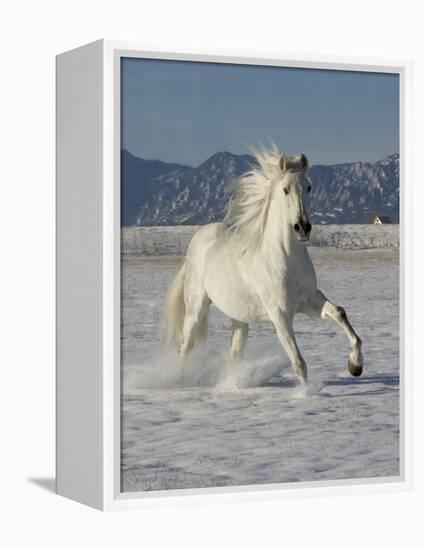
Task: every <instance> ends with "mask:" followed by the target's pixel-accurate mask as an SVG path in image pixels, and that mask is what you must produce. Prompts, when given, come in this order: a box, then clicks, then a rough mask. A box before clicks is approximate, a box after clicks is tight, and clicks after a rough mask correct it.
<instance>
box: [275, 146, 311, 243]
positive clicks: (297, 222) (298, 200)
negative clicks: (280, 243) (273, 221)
mask: <svg viewBox="0 0 423 550" xmlns="http://www.w3.org/2000/svg"><path fill="white" fill-rule="evenodd" d="M279 166H280V169H281V179H280V186H279V192H280V193H281V204H282V209H283V214H282V215H283V217H284V219H285V220H286V222H287V223H288V224H289V226H290V227H292V229H293V231H294V232H295V235H296V236H297V238H298V240H300V241H308V239H309V238H310V232H311V224H310V218H309V214H308V211H309V193H310V190H311V185H310V180H309V179H308V177H307V175H306V172H307V169H308V161H307V158H306V157H305V155H303V154H301V155H298V156H293V157H290V156H287V155H282V156H281V158H280V163H279Z"/></svg>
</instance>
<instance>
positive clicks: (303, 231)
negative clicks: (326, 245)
mask: <svg viewBox="0 0 423 550" xmlns="http://www.w3.org/2000/svg"><path fill="white" fill-rule="evenodd" d="M294 231H295V233H296V234H297V237H298V240H299V241H308V240H309V238H310V233H311V223H309V222H308V221H305V220H299V221H298V222H297V223H295V224H294Z"/></svg>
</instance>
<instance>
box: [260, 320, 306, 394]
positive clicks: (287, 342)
mask: <svg viewBox="0 0 423 550" xmlns="http://www.w3.org/2000/svg"><path fill="white" fill-rule="evenodd" d="M269 317H270V320H271V321H272V323H273V325H274V327H275V329H276V334H277V335H278V338H279V341H280V343H281V344H282V347H283V348H284V349H285V351H286V353H287V354H288V357H289V359H290V361H291V364H292V368H293V369H294V372H295V374H296V375H297V377H298V379H299V381H300V382H301V384H302V385H303V386H305V385H306V383H307V365H306V362H305V361H304V359H303V357H302V355H301V353H300V350H299V349H298V346H297V342H296V340H295V334H294V328H293V325H292V321H293V319H292V316H291V315H289V314H288V313H287V312H285V311H281V310H278V311H276V312H271V313H269Z"/></svg>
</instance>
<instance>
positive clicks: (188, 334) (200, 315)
mask: <svg viewBox="0 0 423 550" xmlns="http://www.w3.org/2000/svg"><path fill="white" fill-rule="evenodd" d="M209 305H210V300H209V298H208V296H207V295H206V294H205V293H197V294H196V295H190V296H189V297H187V298H186V299H185V317H184V326H183V329H182V343H181V345H180V347H179V353H180V354H181V355H182V356H184V355H187V354H188V353H189V352H190V351H191V349H192V348H193V347H194V342H195V340H196V337H197V336H198V335H199V333H200V332H202V331H201V328H202V327H201V325H202V323H206V322H207V319H206V317H207V312H208V309H209ZM201 336H203V335H201Z"/></svg>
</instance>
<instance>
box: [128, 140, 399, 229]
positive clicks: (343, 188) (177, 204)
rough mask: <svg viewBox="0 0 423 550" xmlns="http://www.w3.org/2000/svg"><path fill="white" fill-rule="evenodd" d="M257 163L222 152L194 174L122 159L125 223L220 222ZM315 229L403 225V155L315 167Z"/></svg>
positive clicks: (153, 162)
mask: <svg viewBox="0 0 423 550" xmlns="http://www.w3.org/2000/svg"><path fill="white" fill-rule="evenodd" d="M252 163H254V158H253V157H252V156H250V155H234V154H232V153H229V152H219V153H216V154H214V155H213V156H211V157H210V158H209V159H207V160H206V161H205V162H203V163H202V164H200V165H199V166H198V167H196V168H194V167H192V166H186V165H182V164H175V163H167V162H163V161H160V160H145V159H142V158H139V157H136V156H134V155H133V154H131V153H130V152H129V151H127V150H122V154H121V176H122V177H121V185H122V187H121V191H122V193H121V197H122V202H121V206H122V208H121V219H122V225H123V226H130V225H184V224H186V225H196V224H204V223H210V222H214V221H220V220H222V218H223V216H224V212H225V208H226V206H227V202H228V198H229V197H228V188H229V183H230V182H231V180H233V179H234V178H235V177H237V176H239V175H240V174H242V173H243V172H245V171H247V170H248V168H249V167H250V165H251V164H252ZM308 175H309V177H310V179H311V182H312V190H311V195H310V201H311V221H312V223H322V224H326V223H341V224H342V223H369V222H370V221H371V219H372V217H374V216H375V215H384V216H389V217H390V218H391V220H392V221H393V222H398V220H399V154H398V153H394V154H391V155H388V156H386V157H384V158H382V159H381V160H378V161H375V162H360V161H358V162H349V163H343V164H332V165H327V166H326V165H314V166H311V167H310V170H309V173H308Z"/></svg>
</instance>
